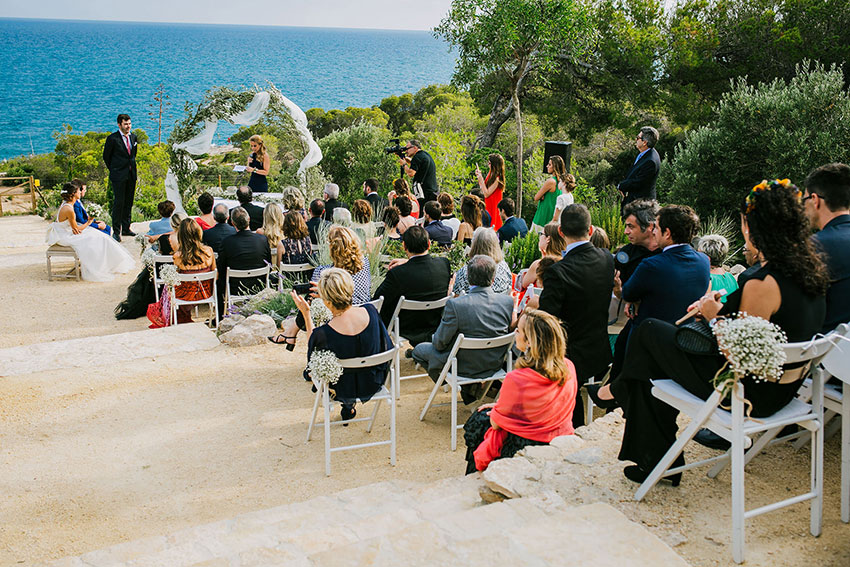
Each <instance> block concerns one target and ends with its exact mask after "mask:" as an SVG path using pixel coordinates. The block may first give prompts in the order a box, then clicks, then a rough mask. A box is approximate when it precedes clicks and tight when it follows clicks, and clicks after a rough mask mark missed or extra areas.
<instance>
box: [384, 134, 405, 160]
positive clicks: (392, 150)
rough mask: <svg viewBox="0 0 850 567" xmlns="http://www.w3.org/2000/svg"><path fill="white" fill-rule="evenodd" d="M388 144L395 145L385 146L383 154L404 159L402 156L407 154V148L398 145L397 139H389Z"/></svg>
mask: <svg viewBox="0 0 850 567" xmlns="http://www.w3.org/2000/svg"><path fill="white" fill-rule="evenodd" d="M390 143H391V144H395V145H393V146H387V147H386V148H384V153H385V154H395V155H397V156H398V157H404V154H405V153H407V146H402V145H401V144H399V139H398V138H391V139H390Z"/></svg>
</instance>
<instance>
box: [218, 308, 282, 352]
mask: <svg viewBox="0 0 850 567" xmlns="http://www.w3.org/2000/svg"><path fill="white" fill-rule="evenodd" d="M276 332H277V325H275V322H274V319H272V318H271V317H269V316H268V315H251V316H250V317H248V318H247V319H245V320H244V321H242V322H240V323H238V324H237V325H236V326H235V327H233V328H232V329H231V330H230V331H228V332H226V333H224V334H222V335H221V336H220V337H219V339H220V340H221V342H223V343H225V344H227V345H230V346H233V347H244V346H253V345H261V344H264V343H265V342H266V337H270V336H272V335H274V334H275V333H276Z"/></svg>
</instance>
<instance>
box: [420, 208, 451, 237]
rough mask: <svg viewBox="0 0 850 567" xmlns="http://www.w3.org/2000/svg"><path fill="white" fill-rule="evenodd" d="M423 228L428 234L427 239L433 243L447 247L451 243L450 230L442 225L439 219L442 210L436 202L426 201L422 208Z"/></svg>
mask: <svg viewBox="0 0 850 567" xmlns="http://www.w3.org/2000/svg"><path fill="white" fill-rule="evenodd" d="M423 212H424V213H425V215H424V217H423V218H424V219H425V222H424V224H423V225H424V227H425V231H426V232H427V233H428V238H429V239H431V240H433V241H434V242H436V243H438V244H440V245H442V246H449V245H450V244H451V243H452V229H451V228H449V227H447V226H446V225H444V224H443V221H441V220H440V218H441V217H442V216H443V209H442V208H441V207H440V204H439V203H438V202H437V201H428V202H427V203H425V206H424V207H423Z"/></svg>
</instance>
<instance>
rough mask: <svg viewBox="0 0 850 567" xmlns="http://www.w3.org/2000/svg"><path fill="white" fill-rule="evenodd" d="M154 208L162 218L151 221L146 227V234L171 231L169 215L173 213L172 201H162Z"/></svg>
mask: <svg viewBox="0 0 850 567" xmlns="http://www.w3.org/2000/svg"><path fill="white" fill-rule="evenodd" d="M156 210H157V212H158V213H159V216H161V217H162V218H161V219H159V220H158V221H153V222H151V224H150V226H149V227H148V236H158V235H160V234H165V233H166V232H171V215H172V214H174V203H172V202H171V201H162V202H161V203H159V204H158V205H157V206H156Z"/></svg>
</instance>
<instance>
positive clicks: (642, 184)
mask: <svg viewBox="0 0 850 567" xmlns="http://www.w3.org/2000/svg"><path fill="white" fill-rule="evenodd" d="M660 169H661V158H660V157H659V155H658V152H657V151H655V148H649V151H647V152H646V153H645V154H643V155H642V156H641V158H640V159H639V160H637V162H635V164H634V165H633V166H632V168H631V169H630V170H629V173H628V175H626V178H625V179H623V180H622V181H620V184H619V185H618V186H617V188H618V189H619V190H620V191H622V192H623V193H624V194H625V197H624V198H623V204H624V205H625V204H626V203H629V202H631V201H634V200H636V199H655V180H656V179H658V172H659V170H660Z"/></svg>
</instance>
